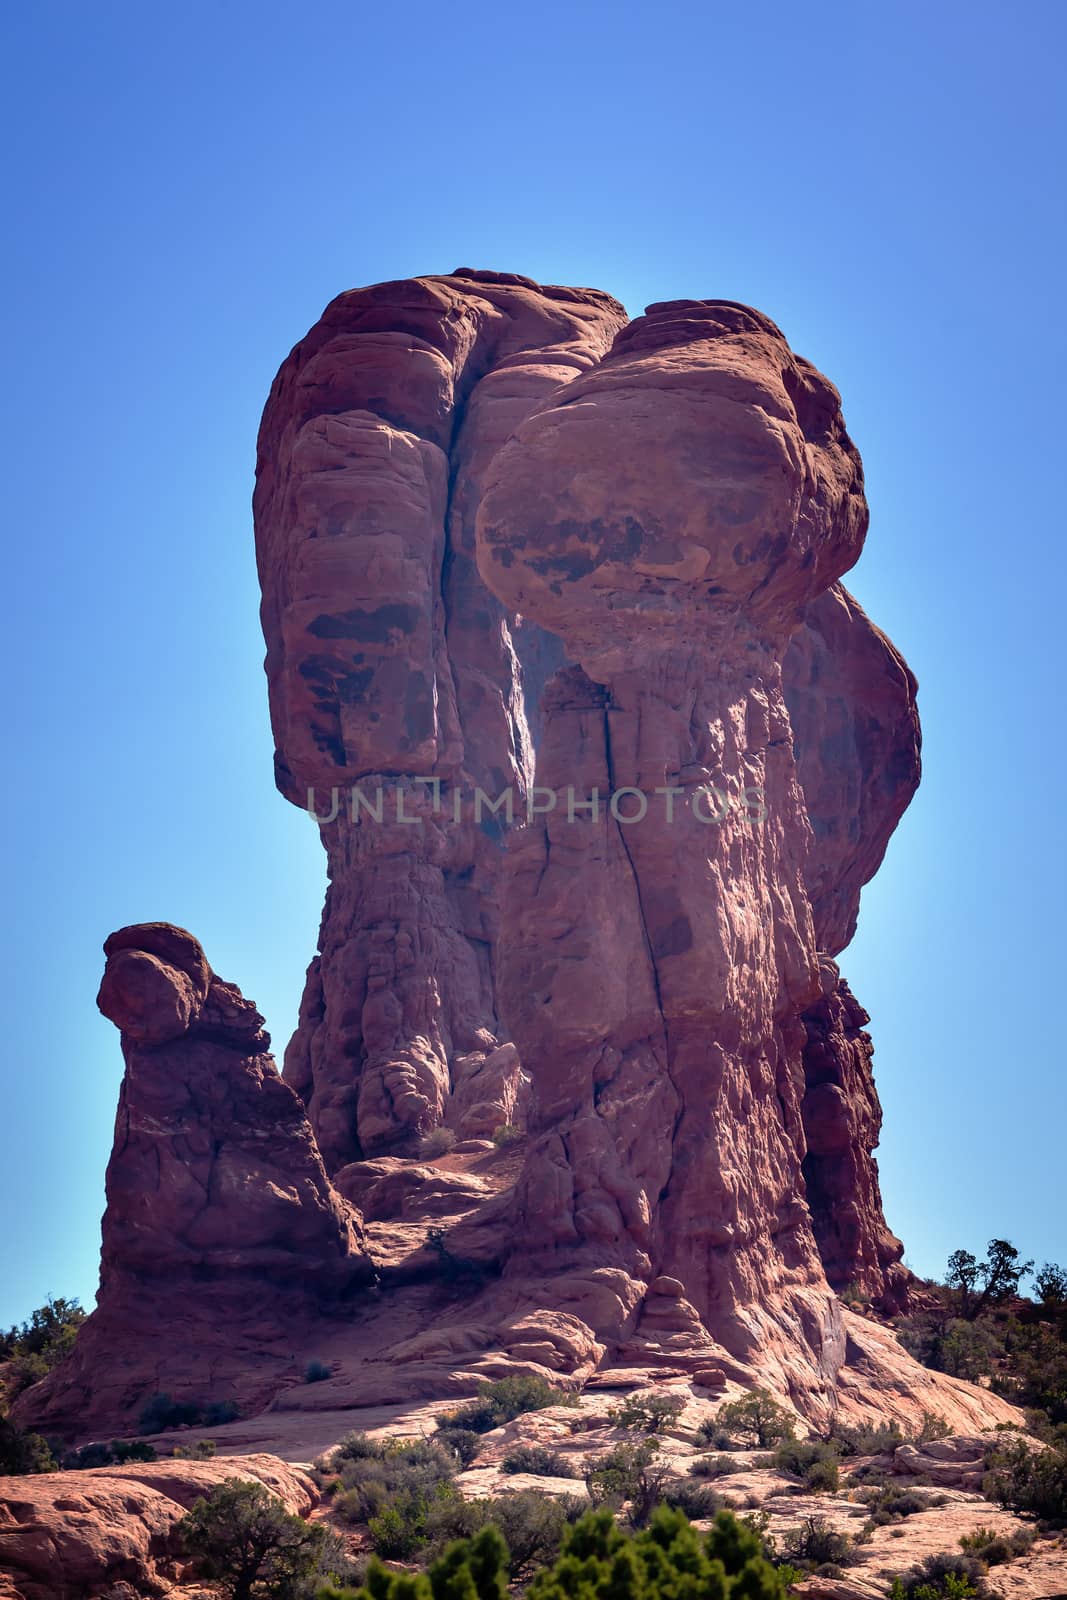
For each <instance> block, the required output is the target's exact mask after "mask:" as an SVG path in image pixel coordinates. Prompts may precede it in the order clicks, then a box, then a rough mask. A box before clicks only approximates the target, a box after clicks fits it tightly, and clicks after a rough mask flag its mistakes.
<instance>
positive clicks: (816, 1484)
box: [804, 1456, 841, 1494]
mask: <svg viewBox="0 0 1067 1600" xmlns="http://www.w3.org/2000/svg"><path fill="white" fill-rule="evenodd" d="M804 1483H805V1485H806V1486H807V1488H809V1489H810V1490H811V1491H812V1493H813V1494H836V1493H837V1491H838V1489H839V1487H840V1485H841V1469H840V1467H839V1466H838V1464H837V1462H836V1461H835V1460H834V1459H833V1458H832V1457H830V1456H826V1457H824V1458H823V1459H822V1460H820V1461H813V1462H812V1463H811V1465H810V1467H808V1469H807V1471H806V1472H805V1473H804Z"/></svg>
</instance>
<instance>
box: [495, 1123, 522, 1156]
mask: <svg viewBox="0 0 1067 1600" xmlns="http://www.w3.org/2000/svg"><path fill="white" fill-rule="evenodd" d="M522 1136H523V1133H522V1129H521V1128H517V1127H516V1126H515V1124H514V1123H513V1122H502V1123H501V1124H500V1127H499V1128H494V1129H493V1132H492V1134H491V1135H490V1137H491V1139H492V1141H493V1143H494V1144H495V1145H496V1147H497V1149H498V1150H503V1149H505V1148H506V1147H507V1146H508V1145H509V1144H518V1142H519V1140H520V1139H521V1138H522Z"/></svg>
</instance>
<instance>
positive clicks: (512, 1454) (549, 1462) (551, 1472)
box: [500, 1444, 577, 1478]
mask: <svg viewBox="0 0 1067 1600" xmlns="http://www.w3.org/2000/svg"><path fill="white" fill-rule="evenodd" d="M500 1468H501V1471H502V1472H531V1473H533V1474H534V1475H535V1476H536V1477H539V1478H575V1477H577V1473H576V1472H575V1470H574V1467H573V1465H572V1464H571V1462H570V1461H569V1460H568V1458H567V1457H566V1456H564V1455H560V1453H559V1451H558V1450H549V1449H548V1448H547V1447H546V1446H545V1445H542V1444H519V1445H515V1446H514V1448H513V1449H511V1450H509V1451H508V1453H507V1455H506V1456H505V1457H504V1459H503V1461H502V1462H501V1463H500Z"/></svg>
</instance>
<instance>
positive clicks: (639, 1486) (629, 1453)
mask: <svg viewBox="0 0 1067 1600" xmlns="http://www.w3.org/2000/svg"><path fill="white" fill-rule="evenodd" d="M658 1450H659V1446H658V1445H657V1444H656V1442H655V1440H654V1439H643V1440H642V1441H641V1443H640V1444H617V1445H616V1446H615V1448H614V1450H609V1451H608V1452H607V1454H606V1455H603V1456H600V1457H599V1459H598V1460H596V1461H594V1462H590V1463H589V1464H587V1466H586V1471H585V1486H586V1488H587V1489H588V1491H589V1498H590V1500H591V1501H592V1503H593V1505H594V1506H605V1507H607V1508H608V1509H610V1510H612V1511H619V1510H621V1509H622V1508H623V1506H627V1507H628V1516H629V1519H630V1522H631V1523H632V1524H633V1525H634V1527H638V1528H640V1527H643V1526H644V1524H645V1523H646V1522H647V1521H648V1519H649V1517H650V1516H651V1514H652V1512H653V1511H654V1510H655V1508H656V1506H658V1505H659V1504H660V1502H661V1501H662V1500H663V1498H664V1491H665V1489H666V1486H667V1481H668V1473H667V1470H666V1468H665V1467H661V1466H660V1465H658V1463H657V1462H656V1454H657V1452H658Z"/></svg>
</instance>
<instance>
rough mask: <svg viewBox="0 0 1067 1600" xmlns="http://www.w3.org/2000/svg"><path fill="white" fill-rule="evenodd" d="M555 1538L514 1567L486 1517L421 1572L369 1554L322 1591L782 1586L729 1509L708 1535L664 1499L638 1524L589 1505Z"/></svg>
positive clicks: (463, 1592) (636, 1593) (332, 1595)
mask: <svg viewBox="0 0 1067 1600" xmlns="http://www.w3.org/2000/svg"><path fill="white" fill-rule="evenodd" d="M508 1498H512V1497H508ZM514 1498H516V1499H517V1498H518V1497H517V1496H516V1497H514ZM497 1504H498V1505H500V1504H501V1502H498V1503H497ZM561 1539H562V1545H561V1548H560V1550H559V1554H558V1555H553V1556H550V1557H547V1558H541V1557H531V1558H530V1560H528V1561H527V1562H526V1563H525V1564H524V1565H520V1566H519V1571H518V1574H517V1572H516V1563H517V1558H516V1554H515V1551H514V1550H513V1549H512V1550H511V1551H510V1552H509V1548H508V1540H507V1535H506V1534H503V1535H502V1533H501V1532H500V1531H498V1530H497V1528H496V1527H494V1526H492V1525H486V1526H484V1527H482V1528H481V1529H480V1530H479V1531H477V1532H476V1533H475V1534H474V1535H473V1537H467V1538H464V1539H462V1540H460V1541H459V1542H457V1543H454V1544H452V1545H451V1546H449V1548H448V1549H447V1550H445V1552H444V1553H443V1555H442V1556H440V1557H439V1558H438V1560H436V1561H435V1562H433V1563H432V1564H431V1566H430V1568H429V1572H428V1573H425V1574H424V1573H417V1574H414V1575H412V1574H410V1573H396V1572H390V1571H389V1570H388V1569H387V1568H385V1567H382V1566H380V1565H377V1564H375V1565H372V1568H371V1570H370V1572H369V1573H368V1576H367V1581H366V1585H365V1586H364V1587H363V1588H361V1589H341V1588H334V1587H331V1588H328V1589H321V1590H320V1591H319V1594H320V1600H475V1597H476V1600H506V1597H507V1581H508V1578H509V1576H510V1577H511V1578H512V1580H513V1581H514V1580H515V1579H516V1577H517V1580H518V1581H519V1582H522V1581H524V1574H525V1576H528V1577H529V1578H530V1580H531V1581H530V1583H529V1588H528V1589H527V1591H526V1592H527V1595H528V1596H529V1597H530V1600H578V1597H580V1600H681V1597H684V1596H704V1597H706V1600H731V1597H734V1596H736V1597H737V1600H783V1597H784V1596H785V1593H786V1582H787V1581H788V1577H787V1575H786V1574H785V1573H783V1572H781V1571H776V1570H775V1568H774V1567H773V1566H771V1564H770V1563H769V1562H768V1561H767V1559H766V1557H765V1555H764V1553H763V1549H762V1544H761V1541H760V1538H759V1536H758V1534H756V1533H755V1532H754V1531H753V1530H752V1529H751V1528H749V1527H746V1525H745V1524H744V1523H743V1522H741V1521H739V1520H738V1519H737V1518H736V1517H734V1516H732V1515H731V1513H730V1512H727V1511H720V1512H719V1514H718V1516H717V1517H716V1520H715V1524H714V1526H713V1527H712V1529H711V1531H710V1532H709V1533H708V1534H706V1535H701V1534H700V1533H698V1532H697V1530H696V1529H695V1528H693V1527H692V1526H691V1525H690V1523H689V1522H688V1521H687V1519H686V1517H685V1516H684V1514H683V1513H681V1512H680V1511H677V1510H672V1509H671V1508H670V1507H668V1506H661V1507H659V1508H658V1509H657V1510H656V1511H655V1512H654V1513H653V1514H652V1516H651V1518H650V1520H649V1524H648V1526H647V1527H646V1528H644V1529H643V1530H642V1531H641V1532H639V1533H629V1532H627V1531H626V1530H625V1529H623V1528H620V1527H619V1526H618V1524H617V1523H616V1522H615V1520H614V1518H613V1517H612V1515H611V1513H610V1512H609V1511H607V1510H600V1511H589V1512H586V1513H585V1515H584V1516H582V1517H580V1518H579V1519H578V1520H577V1521H575V1522H574V1523H573V1525H571V1526H564V1528H563V1529H562V1533H561ZM549 1562H551V1565H549V1564H548V1563H549ZM538 1569H539V1570H538Z"/></svg>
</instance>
